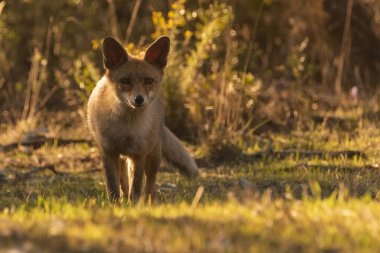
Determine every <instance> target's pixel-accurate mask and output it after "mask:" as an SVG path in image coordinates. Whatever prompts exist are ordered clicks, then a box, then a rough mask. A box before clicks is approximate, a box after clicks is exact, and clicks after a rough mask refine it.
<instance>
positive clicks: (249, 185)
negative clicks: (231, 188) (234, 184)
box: [239, 178, 255, 189]
mask: <svg viewBox="0 0 380 253" xmlns="http://www.w3.org/2000/svg"><path fill="white" fill-rule="evenodd" d="M239 185H240V186H241V187H243V188H244V189H252V188H254V187H255V184H254V183H252V182H251V181H249V180H247V179H245V178H240V179H239Z"/></svg>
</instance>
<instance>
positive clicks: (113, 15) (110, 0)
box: [107, 0, 121, 40]
mask: <svg viewBox="0 0 380 253" xmlns="http://www.w3.org/2000/svg"><path fill="white" fill-rule="evenodd" d="M107 2H108V5H109V7H110V19H111V29H112V36H113V37H114V38H116V39H117V40H120V39H121V36H120V29H119V22H118V21H117V14H116V8H115V4H114V2H113V0H107Z"/></svg>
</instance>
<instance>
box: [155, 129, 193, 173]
mask: <svg viewBox="0 0 380 253" xmlns="http://www.w3.org/2000/svg"><path fill="white" fill-rule="evenodd" d="M162 153H163V155H164V158H165V160H166V161H167V162H169V163H171V164H173V165H174V166H175V167H177V168H178V169H179V172H180V173H181V174H182V175H185V176H186V177H190V178H192V177H196V176H198V174H199V172H198V167H197V165H196V164H195V161H194V159H193V158H192V157H191V156H190V154H189V153H188V152H187V151H186V149H185V148H184V147H183V145H182V144H181V141H180V140H179V139H178V138H177V137H176V136H175V135H174V134H173V133H172V132H171V131H170V130H169V129H168V128H167V127H166V126H165V127H164V136H163V141H162Z"/></svg>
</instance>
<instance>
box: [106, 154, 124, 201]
mask: <svg viewBox="0 0 380 253" xmlns="http://www.w3.org/2000/svg"><path fill="white" fill-rule="evenodd" d="M102 160H103V166H104V172H105V175H106V183H107V192H108V197H109V198H110V200H111V201H118V200H119V199H120V169H119V154H117V153H113V152H102Z"/></svg>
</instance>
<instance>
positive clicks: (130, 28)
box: [124, 0, 141, 44]
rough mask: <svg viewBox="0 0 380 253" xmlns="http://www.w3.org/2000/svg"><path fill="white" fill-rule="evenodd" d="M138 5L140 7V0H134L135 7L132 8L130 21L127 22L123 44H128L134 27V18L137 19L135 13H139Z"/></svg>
mask: <svg viewBox="0 0 380 253" xmlns="http://www.w3.org/2000/svg"><path fill="white" fill-rule="evenodd" d="M140 5H141V0H135V6H134V7H133V12H132V16H131V20H130V21H129V24H128V28H127V31H126V33H125V40H124V41H125V44H128V42H129V37H130V36H131V33H132V29H133V27H134V25H135V21H136V17H137V13H138V11H139V8H140Z"/></svg>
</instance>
